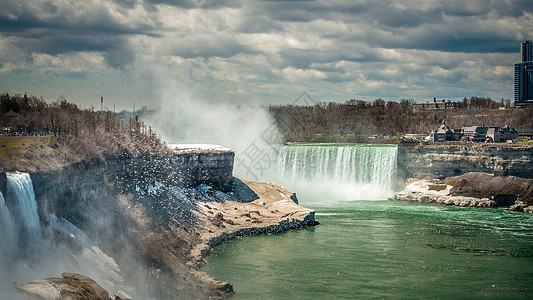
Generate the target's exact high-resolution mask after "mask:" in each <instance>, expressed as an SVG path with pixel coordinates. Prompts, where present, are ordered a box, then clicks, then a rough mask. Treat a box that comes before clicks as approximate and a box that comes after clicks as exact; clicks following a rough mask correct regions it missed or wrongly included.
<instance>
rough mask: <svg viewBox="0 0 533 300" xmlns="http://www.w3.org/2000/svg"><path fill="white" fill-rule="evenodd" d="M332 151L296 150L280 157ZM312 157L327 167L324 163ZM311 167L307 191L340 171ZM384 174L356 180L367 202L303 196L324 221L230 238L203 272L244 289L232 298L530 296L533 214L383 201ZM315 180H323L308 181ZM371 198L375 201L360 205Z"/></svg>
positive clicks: (305, 203)
mask: <svg viewBox="0 0 533 300" xmlns="http://www.w3.org/2000/svg"><path fill="white" fill-rule="evenodd" d="M293 147H294V146H293ZM317 147H329V146H327V145H326V146H324V145H322V146H317ZM335 147H340V148H342V147H344V146H339V145H335ZM350 147H352V146H350ZM311 148H313V147H311ZM352 148H353V147H352ZM355 148H357V147H355ZM326 150H327V149H322V150H320V149H310V148H298V149H295V148H289V149H284V150H283V151H282V153H281V154H280V155H283V153H285V154H287V152H291V151H292V152H294V151H296V152H298V151H304V152H306V153H307V154H309V155H311V154H310V153H309V152H313V151H315V152H316V151H318V152H320V153H326V152H328V151H329V150H327V151H326ZM343 151H344V152H346V149H344V150H342V149H341V150H339V149H337V150H335V151H334V152H336V153H337V154H331V155H333V156H330V157H329V158H327V159H329V161H330V162H331V161H335V162H336V161H340V160H341V159H337V157H338V156H339V154H340V153H342V152H343ZM350 151H356V152H357V151H360V150H359V149H350ZM365 151H368V149H365ZM376 151H378V152H383V151H384V150H383V149H382V148H376ZM391 151H393V152H394V150H391ZM343 155H344V154H343ZM380 155H381V156H382V157H386V158H387V157H389V155H383V153H382V154H380ZM367 156H368V157H371V158H369V159H375V158H372V155H367ZM307 159H310V160H313V161H315V163H313V164H312V165H313V166H317V165H318V166H319V165H321V164H322V163H323V161H321V160H323V159H326V158H325V157H324V156H323V157H322V158H316V157H315V158H313V157H312V156H308V157H307ZM297 160H299V161H300V162H301V159H300V158H298V159H297ZM286 163H287V160H284V161H282V162H281V164H286ZM369 163H370V162H367V163H366V165H368V164H369ZM389 163H390V164H395V163H396V162H395V160H394V159H392V160H391V159H389ZM375 164H376V163H374V165H375ZM377 164H378V165H380V166H382V167H383V164H381V163H377ZM289 165H291V164H289ZM322 165H323V164H322ZM329 165H330V166H331V164H329ZM360 165H362V166H365V163H362V164H360ZM313 168H314V169H313V171H312V172H313V174H308V173H307V175H305V173H306V172H308V169H306V168H305V167H302V166H300V167H298V168H297V169H298V170H300V171H301V172H303V173H304V175H305V176H303V178H307V179H306V180H305V181H306V182H307V183H308V184H309V186H315V187H316V186H320V184H319V182H323V180H322V179H324V178H321V176H322V175H321V174H320V172H326V171H327V170H331V169H332V168H329V167H324V168H322V169H320V168H319V169H317V168H316V167H313ZM383 168H385V169H386V170H387V171H386V172H390V168H389V167H387V166H384V167H383ZM285 170H290V168H289V167H285ZM328 172H329V171H328ZM337 174H338V173H337ZM346 174H357V170H355V171H354V172H353V173H346ZM326 175H327V174H326ZM291 176H293V177H291V178H292V179H298V178H297V176H302V175H291ZM306 176H307V177H306ZM327 176H330V177H331V175H327ZM383 176H385V177H386V176H388V175H387V174H382V175H381V176H376V175H375V174H374V175H372V176H370V177H368V176H367V177H365V178H374V179H364V180H363V181H356V180H353V179H352V181H353V182H354V187H353V188H352V189H349V190H348V191H349V192H350V191H353V190H357V188H358V187H360V188H362V189H364V190H366V192H365V193H356V194H353V197H359V198H355V199H358V200H356V201H350V200H347V199H349V198H346V199H344V200H340V199H339V194H338V193H336V192H332V193H331V194H332V196H331V198H328V196H327V194H328V191H330V188H329V187H328V186H323V187H324V188H323V193H316V192H312V193H309V192H308V191H307V193H306V191H304V193H303V195H304V196H303V197H302V196H300V197H299V199H300V204H302V205H303V206H306V207H311V208H314V209H315V210H316V218H317V220H318V221H319V222H320V223H321V224H320V225H318V226H316V227H312V228H305V229H300V230H294V231H290V232H285V233H280V234H274V235H260V236H248V237H243V238H239V239H236V240H233V241H230V242H228V243H226V244H224V245H221V246H218V247H216V248H215V249H214V251H213V253H212V254H211V256H209V258H208V264H207V265H206V266H205V267H204V268H203V270H204V271H206V272H207V273H208V274H210V275H212V276H213V277H215V278H217V279H219V280H223V281H228V282H231V283H232V284H233V285H234V288H235V291H236V292H237V294H236V295H235V296H233V297H232V299H327V298H330V299H391V298H393V299H412V298H419V299H458V298H459V299H460V298H463V299H464V298H468V299H503V298H506V299H531V295H532V293H533V217H532V216H530V215H526V214H521V213H513V212H507V211H504V210H503V209H473V208H458V207H447V206H437V205H428V204H413V203H402V202H394V201H383V200H377V199H376V198H379V197H383V196H382V195H383V194H382V193H372V192H371V191H373V190H374V191H375V190H376V189H377V190H379V191H381V192H383V190H384V189H385V190H386V189H389V190H390V186H387V185H386V184H390V183H389V182H390V180H386V181H383V178H384V177H383ZM311 177H313V178H315V179H316V180H317V181H315V182H312V180H311V182H309V181H310V180H309V178H311ZM386 178H388V177H386ZM288 179H290V178H288ZM337 179H338V180H340V181H342V182H343V183H346V181H349V180H345V179H342V178H340V179H339V178H337ZM365 180H366V181H365ZM373 180H375V182H373ZM289 181H290V180H289ZM384 182H385V183H384ZM289 186H290V185H289ZM389 192H390V191H389ZM365 194H366V195H368V198H372V199H369V200H371V201H369V200H363V199H360V198H363V197H364V195H365ZM344 196H345V197H349V194H344Z"/></svg>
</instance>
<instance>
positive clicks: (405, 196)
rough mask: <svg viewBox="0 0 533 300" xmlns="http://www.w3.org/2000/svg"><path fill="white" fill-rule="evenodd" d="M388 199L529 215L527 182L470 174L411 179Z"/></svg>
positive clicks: (531, 198) (532, 192) (532, 189)
mask: <svg viewBox="0 0 533 300" xmlns="http://www.w3.org/2000/svg"><path fill="white" fill-rule="evenodd" d="M391 200H397V201H409V202H420V203H436V204H444V205H455V206H462V207H509V210H511V211H519V212H526V213H533V185H532V180H531V179H523V178H518V177H514V176H505V177H503V176H494V175H492V174H488V173H480V172H471V173H467V174H463V175H461V176H454V177H448V178H446V179H444V180H427V179H416V178H411V179H409V180H407V182H406V187H405V189H404V190H403V191H401V192H398V193H396V194H395V195H394V196H393V197H392V198H391Z"/></svg>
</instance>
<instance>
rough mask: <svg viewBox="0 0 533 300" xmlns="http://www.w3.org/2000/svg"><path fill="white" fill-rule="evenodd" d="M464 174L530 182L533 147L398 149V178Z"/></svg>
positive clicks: (532, 168) (424, 146)
mask: <svg viewBox="0 0 533 300" xmlns="http://www.w3.org/2000/svg"><path fill="white" fill-rule="evenodd" d="M468 172H487V173H493V174H495V175H499V176H510V175H513V176H518V177H524V178H533V147H530V146H522V145H506V144H498V145H487V144H479V145H476V144H469V145H464V144H461V145H458V144H439V145H417V146H400V147H399V149H398V177H399V178H400V179H403V180H405V179H407V178H413V177H417V178H423V177H431V178H442V177H449V176H457V175H461V174H464V173H468Z"/></svg>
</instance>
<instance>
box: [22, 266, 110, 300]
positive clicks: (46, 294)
mask: <svg viewBox="0 0 533 300" xmlns="http://www.w3.org/2000/svg"><path fill="white" fill-rule="evenodd" d="M15 287H16V288H17V289H18V290H19V291H21V292H22V294H23V295H24V296H26V297H27V298H29V299H42V300H63V299H65V300H66V299H68V300H84V299H94V300H111V298H110V297H109V293H108V292H107V291H106V290H104V289H103V288H102V287H101V286H100V285H99V284H98V283H96V281H94V280H92V279H91V278H89V277H87V276H83V275H80V274H77V273H69V272H65V273H63V274H62V278H45V279H41V280H36V281H31V282H29V283H26V284H18V283H15Z"/></svg>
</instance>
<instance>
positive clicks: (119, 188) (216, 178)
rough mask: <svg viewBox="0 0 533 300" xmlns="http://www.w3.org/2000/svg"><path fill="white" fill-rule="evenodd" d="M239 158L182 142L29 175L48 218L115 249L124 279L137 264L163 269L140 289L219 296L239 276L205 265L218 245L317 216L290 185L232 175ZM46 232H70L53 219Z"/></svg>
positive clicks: (171, 295) (170, 295)
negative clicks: (166, 150)
mask: <svg viewBox="0 0 533 300" xmlns="http://www.w3.org/2000/svg"><path fill="white" fill-rule="evenodd" d="M232 168H233V152H231V153H228V152H227V151H222V152H216V151H207V152H205V153H202V152H198V151H196V152H195V151H185V152H180V153H177V154H176V155H175V156H173V157H139V158H128V157H125V158H116V159H108V160H105V161H100V162H94V163H80V164H76V165H73V166H71V167H70V168H65V169H62V170H50V171H49V172H39V173H33V174H31V178H32V181H33V185H34V190H35V194H36V201H37V204H38V208H39V216H40V218H41V222H42V223H43V227H45V228H47V225H48V223H49V222H50V223H51V221H50V220H51V218H50V215H51V214H54V215H55V217H57V218H64V219H65V220H67V221H69V222H70V223H72V224H73V225H75V226H76V227H78V228H79V229H81V230H82V231H83V232H85V233H86V234H87V235H88V236H89V237H90V238H91V240H92V241H94V243H95V244H97V246H98V247H100V248H101V249H102V251H104V252H105V253H106V254H108V255H109V256H111V257H113V259H115V261H116V262H117V263H118V265H119V267H120V269H121V270H122V272H123V274H121V275H122V277H123V278H124V280H125V281H126V282H127V281H128V274H131V273H140V274H148V273H149V274H156V275H157V276H156V275H153V276H149V277H148V278H146V281H147V282H146V285H147V286H148V288H144V286H143V288H142V289H143V290H145V293H144V294H142V293H141V294H140V297H135V298H140V299H143V298H156V299H220V298H224V297H227V296H228V295H231V294H232V293H233V288H232V286H231V285H230V284H229V283H224V282H220V281H217V280H215V279H213V278H211V277H209V276H208V275H207V274H205V273H204V272H201V271H200V270H199V267H200V266H201V265H202V263H203V257H205V255H207V254H208V253H209V250H210V249H211V247H213V246H215V245H217V244H219V243H222V242H224V241H225V240H227V239H230V238H232V237H235V236H238V235H244V234H253V233H263V232H279V231H283V230H288V229H291V228H298V227H302V226H308V225H314V224H315V220H314V211H312V210H309V209H305V208H303V207H300V206H298V205H296V203H295V202H294V201H293V200H291V199H292V198H295V197H294V193H293V192H291V191H290V190H288V189H286V188H284V187H281V186H278V185H275V184H266V183H252V182H246V181H241V180H238V179H235V178H233V177H232ZM228 178H229V179H228ZM291 197H292V198H291ZM48 227H51V226H48ZM44 235H45V237H47V238H52V239H56V240H61V239H63V240H64V239H65V237H63V236H60V235H59V234H58V233H57V232H55V231H54V230H53V229H45V230H44ZM121 262H124V263H121ZM131 262H135V263H134V264H132V263H131ZM133 265H135V266H133ZM137 265H139V266H137ZM139 268H141V271H140V272H139ZM129 285H130V286H132V284H129ZM106 287H107V286H106ZM107 288H108V289H110V288H109V287H107ZM109 292H111V293H116V292H117V291H115V290H111V289H110V290H109ZM132 296H136V295H132ZM137 296H139V295H137Z"/></svg>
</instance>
